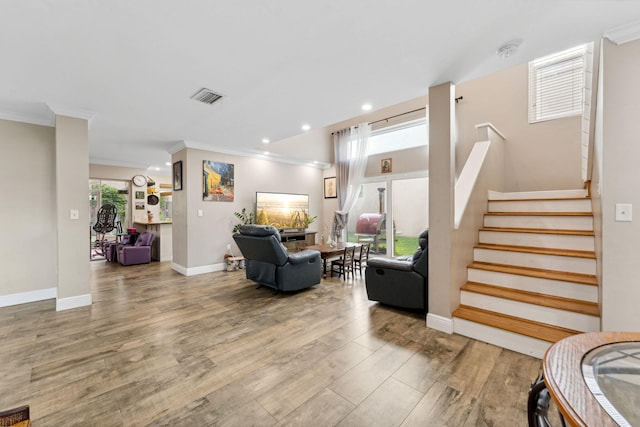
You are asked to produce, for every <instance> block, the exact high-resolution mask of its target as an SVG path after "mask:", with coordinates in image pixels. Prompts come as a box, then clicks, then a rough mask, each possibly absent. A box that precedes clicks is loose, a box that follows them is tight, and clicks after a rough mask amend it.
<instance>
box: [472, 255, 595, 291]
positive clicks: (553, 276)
mask: <svg viewBox="0 0 640 427" xmlns="http://www.w3.org/2000/svg"><path fill="white" fill-rule="evenodd" d="M467 267H468V268H475V269H478V270H486V271H495V272H497V273H506V274H516V275H519V276H528V277H535V278H540V279H549V280H559V281H563V282H571V283H579V284H582V285H592V286H598V279H597V278H596V276H595V275H593V274H581V273H570V272H566V271H557V270H545V269H542V268H532V267H519V266H514V265H506V264H493V263H489V262H480V261H475V262H472V263H471V264H469V265H468V266H467Z"/></svg>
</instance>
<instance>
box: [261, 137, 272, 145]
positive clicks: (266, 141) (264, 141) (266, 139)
mask: <svg viewBox="0 0 640 427" xmlns="http://www.w3.org/2000/svg"><path fill="white" fill-rule="evenodd" d="M269 142H270V141H269V138H262V143H263V144H268V143H269Z"/></svg>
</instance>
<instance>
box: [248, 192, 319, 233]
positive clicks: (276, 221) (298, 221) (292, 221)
mask: <svg viewBox="0 0 640 427" xmlns="http://www.w3.org/2000/svg"><path fill="white" fill-rule="evenodd" d="M308 220H309V195H308V194H291V193H267V192H260V191H258V192H256V219H255V221H256V224H264V225H273V226H274V227H276V228H277V229H278V230H301V229H305V228H307V226H308Z"/></svg>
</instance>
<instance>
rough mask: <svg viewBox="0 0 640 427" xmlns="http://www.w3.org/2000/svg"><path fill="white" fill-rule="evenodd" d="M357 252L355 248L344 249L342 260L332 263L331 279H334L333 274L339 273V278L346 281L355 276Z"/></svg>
mask: <svg viewBox="0 0 640 427" xmlns="http://www.w3.org/2000/svg"><path fill="white" fill-rule="evenodd" d="M355 251H356V247H355V246H348V247H346V248H344V253H343V255H342V256H341V257H340V258H338V259H335V260H333V261H331V277H333V273H338V277H340V276H343V277H344V279H345V280H346V279H347V277H348V276H349V274H351V275H353V259H354V257H355Z"/></svg>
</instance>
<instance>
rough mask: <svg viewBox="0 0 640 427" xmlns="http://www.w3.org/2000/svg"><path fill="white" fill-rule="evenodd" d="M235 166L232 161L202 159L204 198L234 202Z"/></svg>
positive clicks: (204, 199)
mask: <svg viewBox="0 0 640 427" xmlns="http://www.w3.org/2000/svg"><path fill="white" fill-rule="evenodd" d="M234 182H235V179H234V166H233V164H232V163H222V162H214V161H211V160H203V161H202V200H203V201H205V202H233V200H234V185H235V183H234Z"/></svg>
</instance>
